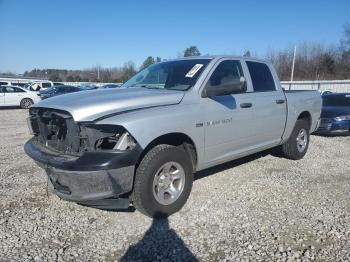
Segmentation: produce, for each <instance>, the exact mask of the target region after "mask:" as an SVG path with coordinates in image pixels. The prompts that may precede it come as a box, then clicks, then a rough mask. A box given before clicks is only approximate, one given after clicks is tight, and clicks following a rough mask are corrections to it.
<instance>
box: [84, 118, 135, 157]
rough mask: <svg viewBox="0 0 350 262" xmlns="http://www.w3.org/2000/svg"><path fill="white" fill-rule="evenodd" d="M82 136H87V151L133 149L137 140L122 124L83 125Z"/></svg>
mask: <svg viewBox="0 0 350 262" xmlns="http://www.w3.org/2000/svg"><path fill="white" fill-rule="evenodd" d="M81 131H82V136H83V137H84V138H85V139H84V140H85V147H86V150H85V151H102V150H103V151H106V150H109V151H116V150H118V151H124V150H131V149H133V148H134V147H135V146H136V144H137V142H136V140H135V139H134V138H133V137H132V136H131V135H130V134H129V132H128V131H127V130H126V129H125V128H124V127H122V126H117V125H94V124H89V125H83V126H81Z"/></svg>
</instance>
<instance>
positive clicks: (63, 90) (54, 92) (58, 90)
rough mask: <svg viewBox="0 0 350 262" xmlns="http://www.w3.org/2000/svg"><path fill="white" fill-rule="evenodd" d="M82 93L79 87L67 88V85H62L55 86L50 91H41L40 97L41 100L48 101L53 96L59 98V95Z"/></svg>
mask: <svg viewBox="0 0 350 262" xmlns="http://www.w3.org/2000/svg"><path fill="white" fill-rule="evenodd" d="M78 91H81V89H80V88H79V87H76V86H67V85H62V86H54V87H51V88H49V89H46V90H43V91H40V97H41V99H47V98H50V97H53V96H58V95H63V94H68V93H74V92H78Z"/></svg>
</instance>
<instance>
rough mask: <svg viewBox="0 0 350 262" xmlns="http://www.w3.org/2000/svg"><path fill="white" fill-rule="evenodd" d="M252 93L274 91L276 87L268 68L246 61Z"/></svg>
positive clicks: (262, 64)
mask: <svg viewBox="0 0 350 262" xmlns="http://www.w3.org/2000/svg"><path fill="white" fill-rule="evenodd" d="M247 66H248V70H249V73H250V77H251V79H252V82H253V88H254V92H266V91H275V90H276V86H275V82H274V80H273V77H272V74H271V71H270V69H269V67H268V66H267V65H266V64H264V63H258V62H251V61H247Z"/></svg>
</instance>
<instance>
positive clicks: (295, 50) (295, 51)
mask: <svg viewBox="0 0 350 262" xmlns="http://www.w3.org/2000/svg"><path fill="white" fill-rule="evenodd" d="M296 53H297V46H294V55H293V64H292V73H291V76H290V81H291V82H292V81H293V77H294V65H295V54H296Z"/></svg>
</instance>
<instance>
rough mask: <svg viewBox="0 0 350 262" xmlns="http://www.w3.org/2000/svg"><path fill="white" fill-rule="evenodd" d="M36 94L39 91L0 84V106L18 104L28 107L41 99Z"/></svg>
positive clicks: (24, 107)
mask: <svg viewBox="0 0 350 262" xmlns="http://www.w3.org/2000/svg"><path fill="white" fill-rule="evenodd" d="M38 94H39V92H35V91H30V90H28V89H25V88H22V87H18V86H0V106H20V107H21V108H23V109H28V108H29V107H31V105H32V104H34V103H36V102H39V101H40V100H41V99H40V97H39V95H38Z"/></svg>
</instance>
